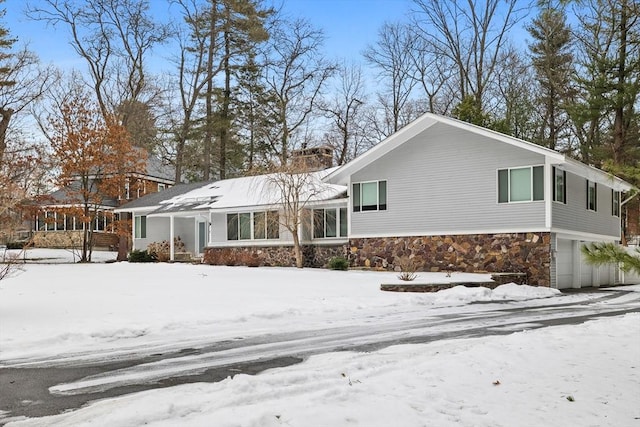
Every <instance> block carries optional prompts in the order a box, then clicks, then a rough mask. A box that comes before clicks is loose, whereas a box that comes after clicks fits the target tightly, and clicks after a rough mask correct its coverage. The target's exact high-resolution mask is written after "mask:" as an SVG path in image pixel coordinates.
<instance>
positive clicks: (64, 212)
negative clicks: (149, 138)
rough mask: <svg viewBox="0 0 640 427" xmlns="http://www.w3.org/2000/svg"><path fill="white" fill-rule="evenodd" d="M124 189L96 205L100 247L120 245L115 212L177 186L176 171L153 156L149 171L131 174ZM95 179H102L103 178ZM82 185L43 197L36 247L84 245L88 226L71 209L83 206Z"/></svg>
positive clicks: (96, 239) (95, 229)
mask: <svg viewBox="0 0 640 427" xmlns="http://www.w3.org/2000/svg"><path fill="white" fill-rule="evenodd" d="M127 176H128V178H127V180H126V183H125V186H124V188H122V191H121V193H120V196H119V197H118V198H112V197H107V198H104V199H103V201H102V204H101V205H100V206H94V208H96V209H97V211H98V215H97V217H96V220H95V221H94V223H93V224H92V227H93V232H94V234H93V243H94V247H96V248H108V249H113V248H114V247H116V246H117V244H118V236H117V235H116V234H115V233H114V222H115V220H116V219H118V218H117V215H116V214H115V213H114V209H115V208H117V207H118V206H121V205H123V204H125V203H128V202H129V201H132V200H136V199H138V198H140V197H142V196H144V195H145V194H150V193H157V192H161V191H163V190H165V189H166V188H169V187H171V186H172V185H173V183H174V180H173V171H172V170H171V168H170V167H167V166H165V165H163V164H162V162H161V161H160V160H159V159H158V158H156V157H153V156H149V157H148V159H147V161H146V171H144V172H131V173H129V174H127ZM94 179H100V177H99V176H97V177H94ZM79 188H80V185H79V183H77V182H73V183H71V184H69V185H68V186H66V187H63V188H61V189H59V190H57V191H54V192H53V193H51V194H48V195H45V196H42V197H40V198H39V201H38V202H37V207H38V209H37V213H36V215H35V217H34V219H33V223H32V230H33V235H32V241H33V244H34V246H36V247H49V248H51V247H54V248H71V247H78V246H79V245H81V244H82V230H83V227H84V225H83V224H82V222H81V221H79V220H77V219H76V218H75V217H74V216H73V215H70V214H69V213H68V212H69V208H71V207H74V206H79V205H80V204H81V202H80V201H79V200H78V199H77V198H78V191H77V190H78V189H79Z"/></svg>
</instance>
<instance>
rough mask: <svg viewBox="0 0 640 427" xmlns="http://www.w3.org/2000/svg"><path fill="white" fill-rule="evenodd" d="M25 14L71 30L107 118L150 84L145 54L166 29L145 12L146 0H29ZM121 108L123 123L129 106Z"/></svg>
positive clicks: (139, 96) (140, 97)
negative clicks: (35, 1) (32, 0)
mask: <svg viewBox="0 0 640 427" xmlns="http://www.w3.org/2000/svg"><path fill="white" fill-rule="evenodd" d="M27 15H28V16H29V17H31V18H32V19H35V20H39V21H44V22H46V23H47V24H50V25H52V26H54V27H56V26H63V27H66V28H67V29H68V30H69V32H70V36H71V41H70V43H71V46H72V47H73V48H74V50H75V51H76V53H77V54H78V55H79V56H80V57H81V58H82V59H84V60H85V62H86V63H87V66H88V67H89V76H90V80H91V83H90V84H91V86H92V88H93V91H94V94H95V97H96V99H97V101H98V105H99V106H100V110H101V112H102V116H103V117H104V118H105V119H106V118H107V117H109V116H110V115H111V114H113V113H114V112H115V111H116V108H117V107H118V106H119V105H123V104H124V103H125V102H126V101H142V102H144V100H143V95H144V94H145V93H146V92H147V91H150V89H151V88H150V85H149V79H148V76H147V70H146V68H145V67H146V58H147V56H148V55H149V54H150V53H151V50H152V49H153V48H154V46H156V45H158V44H160V43H162V42H163V41H164V40H166V39H167V37H168V36H169V34H170V30H169V27H168V26H167V25H162V24H158V23H157V22H155V21H153V20H152V19H151V18H150V17H149V2H148V1H147V0H86V1H76V0H62V1H58V0H41V1H39V2H37V3H31V4H29V5H28V6H27ZM154 95H155V92H154ZM121 113H123V114H121V117H120V120H121V122H122V124H123V125H125V126H126V125H127V120H128V114H127V110H126V109H124V110H121Z"/></svg>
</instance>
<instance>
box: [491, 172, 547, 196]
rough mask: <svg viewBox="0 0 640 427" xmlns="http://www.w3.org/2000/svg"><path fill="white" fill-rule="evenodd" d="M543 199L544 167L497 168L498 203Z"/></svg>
mask: <svg viewBox="0 0 640 427" xmlns="http://www.w3.org/2000/svg"><path fill="white" fill-rule="evenodd" d="M538 200H544V167H543V166H533V167H525V168H513V169H500V170H498V203H511V202H530V201H538Z"/></svg>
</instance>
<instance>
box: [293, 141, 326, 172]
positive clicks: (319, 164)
mask: <svg viewBox="0 0 640 427" xmlns="http://www.w3.org/2000/svg"><path fill="white" fill-rule="evenodd" d="M291 161H292V163H294V164H296V165H300V166H304V168H305V169H307V170H309V171H319V170H323V169H328V168H330V167H332V166H333V148H331V147H328V146H326V145H323V146H320V147H311V148H301V149H299V150H293V151H292V152H291Z"/></svg>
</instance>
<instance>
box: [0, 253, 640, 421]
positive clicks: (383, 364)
mask: <svg viewBox="0 0 640 427" xmlns="http://www.w3.org/2000/svg"><path fill="white" fill-rule="evenodd" d="M28 256H29V257H30V258H38V259H39V263H28V264H26V265H24V266H23V269H22V271H18V272H17V274H15V275H13V276H12V277H10V278H8V279H5V280H2V281H1V282H0V367H1V366H3V365H5V366H8V365H16V364H22V365H23V366H24V365H27V366H28V364H29V363H35V362H37V361H38V360H41V361H43V360H49V361H51V360H54V359H56V358H57V357H58V356H59V357H60V358H64V357H68V356H69V355H70V354H71V353H79V354H88V355H93V354H102V355H105V354H117V353H118V352H119V351H120V352H126V351H130V352H134V353H138V352H141V351H144V350H143V349H150V350H149V351H153V349H157V348H158V346H162V345H167V346H176V345H183V344H184V343H185V342H189V343H190V344H192V345H194V346H195V345H197V343H201V344H202V345H204V344H205V343H207V342H211V341H214V340H222V339H226V338H233V337H247V336H251V335H252V334H253V335H257V334H264V333H276V332H278V333H281V332H290V331H297V330H313V329H322V328H327V327H333V326H349V325H354V324H357V323H358V324H362V322H363V319H367V320H366V321H367V322H372V323H376V322H382V321H384V320H385V319H389V318H394V316H395V318H402V319H407V318H408V319H411V318H412V316H414V318H416V319H423V318H424V314H425V311H426V312H437V313H439V314H446V313H452V314H456V313H458V314H462V313H467V314H469V313H475V312H476V311H479V310H481V309H482V310H491V307H492V306H493V304H483V305H481V306H478V305H470V304H468V303H470V302H474V301H483V302H490V301H494V302H495V304H500V303H501V302H502V301H504V300H512V301H513V300H522V301H523V302H514V303H511V304H513V306H514V307H517V306H518V304H526V305H529V306H531V305H536V304H540V305H542V304H547V303H549V302H553V301H558V303H559V302H560V301H574V300H576V299H578V298H581V299H588V298H591V297H590V296H589V295H588V294H574V295H562V296H561V297H559V296H558V292H557V291H554V290H551V289H545V288H531V287H528V286H516V285H504V286H501V287H498V288H497V289H495V290H493V291H491V290H489V289H486V288H465V287H455V288H452V289H449V290H446V291H440V292H438V293H434V294H409V293H389V292H382V291H380V289H379V286H380V284H381V283H392V282H394V281H397V277H396V274H395V273H380V272H365V271H347V272H342V271H328V270H320V269H304V270H298V269H287V268H243V267H212V266H206V265H186V264H129V263H109V264H104V263H103V264H48V263H47V262H49V261H47V260H45V259H48V260H51V259H56V260H57V261H56V262H59V261H60V260H64V259H65V258H66V259H68V258H69V255H68V254H67V255H64V254H61V253H60V251H58V252H56V251H37V252H35V251H34V252H29V255H28ZM113 258H115V254H114V253H102V254H101V253H96V255H95V258H94V259H100V260H105V261H106V260H111V259H113ZM487 278H488V277H487V275H469V274H462V273H454V274H453V275H452V277H451V278H447V277H446V275H445V274H444V273H443V274H437V273H421V274H420V275H419V277H418V279H416V281H422V282H435V281H442V282H446V281H450V280H475V281H485V280H487ZM636 288H638V287H634V288H627V289H633V290H637V291H640V289H636ZM549 297H550V298H549ZM532 298H534V299H533V300H532ZM539 298H544V299H539ZM521 326H522V325H521ZM638 336H640V315H637V314H634V315H627V316H624V317H614V318H606V319H600V320H596V321H591V322H588V323H586V324H583V325H578V326H557V327H550V328H543V329H538V330H533V331H522V327H521V329H520V332H516V333H514V334H511V335H505V336H489V337H483V338H472V339H460V340H445V341H438V342H434V343H431V344H420V345H403V346H395V347H389V348H386V349H383V350H379V351H375V352H371V353H353V352H342V353H330V354H324V355H317V356H312V357H310V358H309V359H308V360H306V361H305V362H303V363H301V364H298V365H294V366H290V367H287V368H280V369H273V370H269V371H266V372H264V373H262V374H259V375H256V376H247V375H236V376H234V377H233V378H228V379H226V380H224V381H222V382H219V383H213V384H208V383H206V384H204V383H198V384H189V385H182V386H176V387H171V388H166V389H157V390H151V391H146V392H141V393H137V394H131V395H125V396H122V397H119V398H115V399H108V400H103V401H99V402H95V403H93V404H91V405H89V406H87V407H84V408H82V409H80V410H77V411H74V412H69V413H65V414H61V415H58V416H54V417H47V418H43V419H33V420H25V421H20V422H16V423H13V424H11V426H14V425H15V426H85V425H87V426H88V425H91V426H113V425H117V426H138V425H151V426H157V427H159V426H176V425H180V426H187V427H189V426H205V425H206V426H210V425H215V426H267V427H268V426H280V425H288V426H343V425H345V426H346V425H354V426H358V425H359V426H389V425H398V426H403V427H405V426H423V425H435V426H511V425H519V426H539V425H562V426H638V425H640V424H638V423H639V422H640V407H639V406H638V405H637V403H638V401H640V340H638V339H637V337H638ZM194 343H195V344H194ZM177 348H181V347H177Z"/></svg>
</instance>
